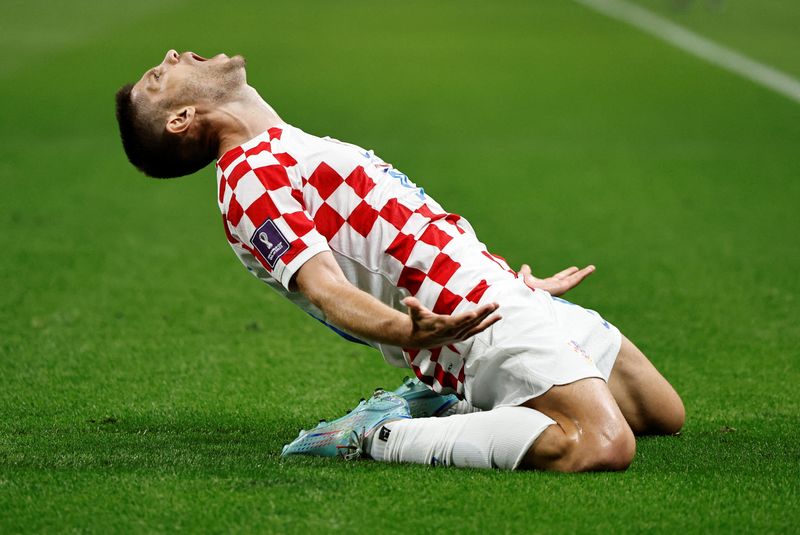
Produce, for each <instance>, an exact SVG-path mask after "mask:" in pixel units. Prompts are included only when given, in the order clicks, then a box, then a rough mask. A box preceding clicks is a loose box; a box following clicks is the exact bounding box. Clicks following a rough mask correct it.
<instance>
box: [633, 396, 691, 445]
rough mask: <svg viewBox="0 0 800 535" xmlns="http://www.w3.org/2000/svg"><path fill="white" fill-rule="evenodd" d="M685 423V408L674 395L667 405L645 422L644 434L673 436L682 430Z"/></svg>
mask: <svg viewBox="0 0 800 535" xmlns="http://www.w3.org/2000/svg"><path fill="white" fill-rule="evenodd" d="M685 421H686V408H685V407H684V406H683V401H682V400H681V398H680V396H678V394H677V393H674V395H673V396H672V399H670V400H669V402H668V403H665V404H664V405H662V407H661V409H660V410H659V411H657V413H656V414H654V415H652V416H651V417H650V418H649V421H648V422H647V426H646V429H645V432H644V433H642V434H651V435H674V434H676V433H678V432H679V431H680V430H681V429H683V424H684V422H685Z"/></svg>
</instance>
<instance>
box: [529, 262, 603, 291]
mask: <svg viewBox="0 0 800 535" xmlns="http://www.w3.org/2000/svg"><path fill="white" fill-rule="evenodd" d="M594 270H595V267H594V266H592V265H589V266H586V267H585V268H583V269H578V268H577V267H575V266H572V267H568V268H567V269H565V270H563V271H559V272H558V273H556V274H555V275H553V276H552V277H547V278H546V279H539V278H536V277H534V276H533V273H532V272H531V267H530V266H529V265H528V264H522V267H521V268H519V274H520V275H522V280H523V281H524V282H525V284H526V285H527V286H528V287H529V288H534V289H540V290H545V291H547V292H549V293H550V295H554V296H556V297H557V296H559V295H564V294H565V293H567V292H568V291H570V290H571V289H573V288H574V287H576V286H577V285H579V284H580V283H581V281H583V279H585V278H586V277H588V276H589V275H591V274H592V273H594Z"/></svg>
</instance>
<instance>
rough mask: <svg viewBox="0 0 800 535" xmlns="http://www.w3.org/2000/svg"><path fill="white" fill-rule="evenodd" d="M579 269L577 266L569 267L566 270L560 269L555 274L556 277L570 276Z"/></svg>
mask: <svg viewBox="0 0 800 535" xmlns="http://www.w3.org/2000/svg"><path fill="white" fill-rule="evenodd" d="M576 271H578V268H577V266H572V267H568V268H567V269H565V270H562V271H559V272H558V273H556V274H555V275H553V278H554V279H563V278H564V277H568V276H570V275H572V274H573V273H575V272H576Z"/></svg>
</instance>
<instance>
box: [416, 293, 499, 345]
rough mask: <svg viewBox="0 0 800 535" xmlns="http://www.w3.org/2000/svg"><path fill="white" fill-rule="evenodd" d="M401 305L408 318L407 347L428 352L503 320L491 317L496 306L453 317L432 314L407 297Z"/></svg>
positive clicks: (487, 306) (483, 306)
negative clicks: (409, 329) (404, 306)
mask: <svg viewBox="0 0 800 535" xmlns="http://www.w3.org/2000/svg"><path fill="white" fill-rule="evenodd" d="M403 304H404V305H406V306H407V307H408V315H409V317H410V318H411V336H410V340H409V344H408V345H407V346H406V347H413V348H430V347H440V346H444V345H447V344H452V343H456V342H461V341H462V340H466V339H467V338H469V337H471V336H474V335H476V334H478V333H479V332H481V331H484V330H485V329H487V328H488V327H489V326H490V325H493V324H494V323H496V322H498V321H500V319H502V318H501V317H500V315H499V314H495V315H491V314H492V312H494V311H495V310H497V309H498V307H499V306H500V305H498V304H497V303H489V304H486V305H482V306H480V307H478V308H476V309H474V310H470V311H469V312H463V313H461V314H454V315H452V316H446V315H442V314H434V313H433V312H432V311H430V310H429V309H427V308H425V307H424V306H422V303H420V302H419V299H417V298H416V297H406V298H405V299H403Z"/></svg>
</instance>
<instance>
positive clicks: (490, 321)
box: [461, 314, 503, 340]
mask: <svg viewBox="0 0 800 535" xmlns="http://www.w3.org/2000/svg"><path fill="white" fill-rule="evenodd" d="M501 319H503V316H501V315H500V314H495V315H493V316H489V317H488V318H486V319H485V320H483V321H482V322H481V323H480V324H479V325H477V326H476V327H473V328H472V329H470V330H469V331H467V332H466V333H464V335H463V337H462V338H461V340H466V339H467V338H471V337H473V336H475V335H476V334H478V333H481V332H483V331H485V330H486V329H488V328H489V327H491V326H492V325H494V324H495V323H497V322H498V321H500V320H501Z"/></svg>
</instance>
